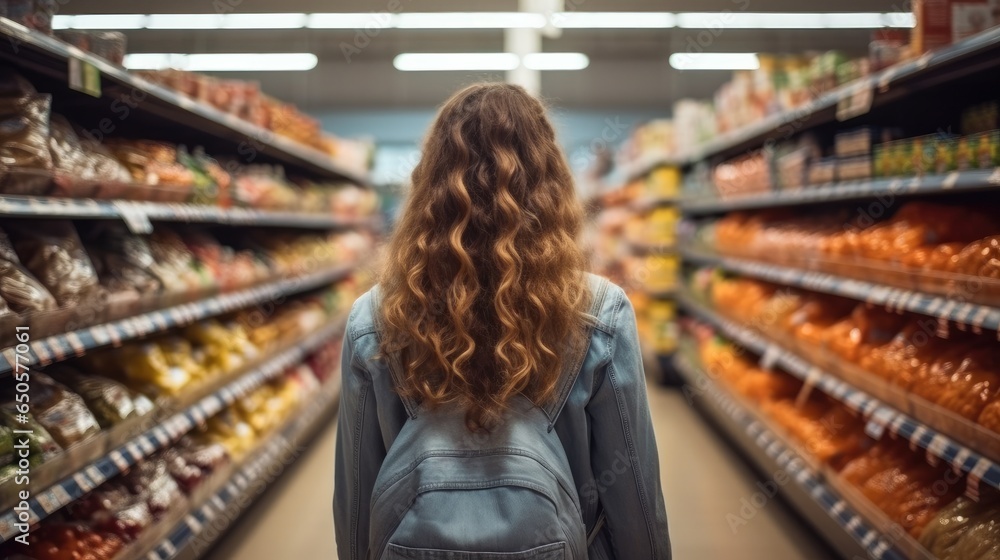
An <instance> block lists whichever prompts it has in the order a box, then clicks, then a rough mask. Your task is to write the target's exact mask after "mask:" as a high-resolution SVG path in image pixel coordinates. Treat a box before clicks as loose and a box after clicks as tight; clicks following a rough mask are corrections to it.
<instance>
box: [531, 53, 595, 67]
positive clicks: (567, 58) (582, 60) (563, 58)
mask: <svg viewBox="0 0 1000 560" xmlns="http://www.w3.org/2000/svg"><path fill="white" fill-rule="evenodd" d="M521 63H522V64H524V67H525V68H528V69H529V70H583V69H584V68H586V67H587V66H588V65H589V64H590V59H589V58H587V55H585V54H583V53H572V52H569V53H529V54H526V55H524V58H523V59H522V60H521Z"/></svg>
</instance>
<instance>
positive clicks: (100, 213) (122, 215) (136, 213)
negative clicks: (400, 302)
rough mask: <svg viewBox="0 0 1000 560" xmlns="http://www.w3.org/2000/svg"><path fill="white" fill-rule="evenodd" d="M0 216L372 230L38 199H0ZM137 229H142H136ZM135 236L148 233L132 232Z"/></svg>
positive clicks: (300, 217)
mask: <svg viewBox="0 0 1000 560" xmlns="http://www.w3.org/2000/svg"><path fill="white" fill-rule="evenodd" d="M0 215H2V216H11V217H32V218H43V217H44V218H71V219H88V220H95V219H96V220H116V219H120V220H125V222H126V224H128V225H129V227H130V228H132V229H133V230H135V229H136V227H137V224H145V223H148V222H150V221H154V222H197V223H213V224H224V225H233V226H278V227H289V228H306V229H326V230H330V229H350V228H362V227H373V226H375V225H376V223H377V222H376V221H375V220H374V219H371V218H339V217H337V216H333V215H330V214H319V213H307V212H279V211H271V210H256V209H252V208H221V207H218V206H208V205H199V204H180V203H160V202H133V201H125V200H113V201H103V200H92V199H73V198H55V197H41V196H14V195H0ZM139 229H145V228H142V227H140V228H139ZM135 233H149V231H148V230H147V231H136V232H135Z"/></svg>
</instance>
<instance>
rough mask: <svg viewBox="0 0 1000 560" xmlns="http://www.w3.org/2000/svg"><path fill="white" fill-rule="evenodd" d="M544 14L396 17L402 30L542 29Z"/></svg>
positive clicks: (510, 13) (408, 15) (453, 14)
mask: <svg viewBox="0 0 1000 560" xmlns="http://www.w3.org/2000/svg"><path fill="white" fill-rule="evenodd" d="M546 21H547V20H546V18H545V16H544V15H543V14H537V13H529V12H423V13H418V12H412V13H401V14H399V15H397V16H396V21H395V26H396V27H398V28H400V29H519V28H532V29H541V28H542V27H545V24H546Z"/></svg>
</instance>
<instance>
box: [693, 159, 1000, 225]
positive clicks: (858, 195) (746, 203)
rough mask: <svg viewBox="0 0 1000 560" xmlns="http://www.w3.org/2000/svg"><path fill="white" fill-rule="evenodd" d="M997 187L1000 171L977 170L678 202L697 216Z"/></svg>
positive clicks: (983, 189) (976, 190)
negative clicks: (721, 198)
mask: <svg viewBox="0 0 1000 560" xmlns="http://www.w3.org/2000/svg"><path fill="white" fill-rule="evenodd" d="M998 186H1000V169H998V170H995V171H985V170H979V169H976V170H970V171H953V172H951V173H948V174H947V175H924V176H916V177H895V178H891V179H872V180H870V181H849V182H843V183H832V184H829V185H821V186H811V187H804V188H801V189H796V190H790V191H779V192H771V193H764V194H756V195H746V196H740V197H733V198H731V199H727V200H719V199H717V198H686V199H684V200H683V201H682V202H681V208H682V209H683V210H684V212H685V213H686V214H690V215H692V216H698V215H704V214H719V213H723V212H731V211H733V210H751V209H757V208H776V207H782V206H799V205H807V204H823V203H826V202H835V201H836V202H840V201H851V200H868V199H873V198H876V197H880V198H882V199H889V200H895V199H896V198H897V197H900V198H902V197H912V196H922V195H939V194H954V193H974V192H984V191H990V190H994V189H996V188H997V187H998Z"/></svg>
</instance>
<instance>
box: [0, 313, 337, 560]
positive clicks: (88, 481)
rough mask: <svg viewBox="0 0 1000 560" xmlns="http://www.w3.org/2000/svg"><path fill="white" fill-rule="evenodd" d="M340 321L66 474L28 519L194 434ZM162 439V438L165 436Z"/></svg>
mask: <svg viewBox="0 0 1000 560" xmlns="http://www.w3.org/2000/svg"><path fill="white" fill-rule="evenodd" d="M345 320H346V317H344V318H342V319H341V320H337V321H333V322H330V323H329V324H327V325H326V326H325V327H323V328H321V329H320V330H318V331H316V332H314V333H313V334H311V335H309V336H308V337H306V338H305V339H304V340H303V341H302V342H300V343H299V344H298V345H296V346H294V347H292V348H290V349H287V350H285V351H283V352H282V353H280V354H278V355H276V356H274V357H273V358H271V359H270V360H268V361H267V362H266V363H265V364H263V365H262V366H261V367H259V368H257V369H255V370H253V371H252V372H249V373H247V375H245V376H244V377H242V378H240V379H238V380H235V381H233V382H231V383H230V384H229V385H227V386H226V387H224V388H222V389H220V390H219V391H216V393H214V394H211V395H208V396H207V397H205V398H203V399H202V400H200V401H198V402H197V403H195V404H194V405H192V406H190V407H189V408H188V409H187V410H185V411H184V412H181V413H178V414H175V415H174V416H172V417H171V418H169V419H167V420H166V421H164V422H162V423H161V424H160V425H158V426H155V427H153V428H152V429H150V430H148V431H146V432H145V433H143V434H141V435H139V436H138V437H136V438H134V439H132V440H130V441H128V442H126V443H125V444H123V445H122V446H120V447H119V448H117V449H113V450H111V451H110V452H109V453H108V454H107V455H105V456H104V457H101V458H99V459H97V460H96V461H94V462H93V463H91V464H90V465H88V466H86V467H84V468H82V469H79V470H78V471H76V472H72V473H67V474H66V477H65V478H64V479H63V480H61V481H60V482H58V483H56V484H54V485H52V486H50V487H49V488H48V489H46V490H44V491H42V492H38V493H37V494H36V495H35V496H34V497H32V499H31V500H30V501H29V507H30V510H31V512H32V514H33V515H34V516H35V517H37V518H38V519H37V520H36V521H38V520H41V519H44V518H45V517H47V516H48V515H50V514H52V513H54V512H55V511H58V510H59V509H61V508H63V507H65V506H66V505H67V504H70V503H72V502H73V501H75V500H78V499H80V498H81V497H82V496H83V495H84V494H85V493H87V492H88V491H90V490H92V489H94V488H96V487H97V486H99V485H101V484H103V483H104V482H105V481H107V480H109V479H111V478H113V477H115V476H118V475H119V474H121V473H122V472H124V471H125V470H127V469H128V468H130V467H131V466H132V465H134V464H136V463H137V462H138V461H140V460H141V459H142V458H144V457H147V456H149V455H150V454H152V453H155V452H156V451H159V450H161V449H164V448H165V447H167V446H168V445H170V444H171V443H173V442H174V441H176V440H177V439H179V438H180V437H181V436H183V435H184V434H185V433H187V432H188V431H190V430H191V429H193V428H194V426H195V419H196V418H200V419H204V418H207V417H210V416H212V415H214V414H217V413H218V412H221V410H222V407H221V406H219V405H220V403H221V402H222V400H223V399H222V398H221V397H220V393H221V392H222V391H226V392H227V394H231V395H233V396H234V397H236V398H239V397H243V396H245V395H247V394H249V392H250V391H252V390H254V389H256V388H257V387H259V386H261V385H263V384H264V383H265V382H267V381H268V380H269V379H272V378H274V377H276V376H278V375H280V374H281V373H282V372H283V371H284V370H285V369H286V368H285V367H279V368H275V367H270V366H272V364H274V363H278V364H282V365H284V364H289V363H299V362H301V361H302V360H304V359H305V358H306V357H307V356H308V355H309V354H310V353H312V352H313V351H314V350H316V349H317V348H319V347H320V346H321V345H323V344H325V343H326V342H327V341H329V340H331V339H333V338H335V337H336V336H337V335H338V334H339V333H340V332H342V331H343V327H344V321H345ZM165 434H167V436H166V437H165ZM16 520H17V514H16V512H14V510H13V509H9V510H6V511H4V512H2V513H0V542H5V541H7V540H9V539H12V538H13V537H15V536H16V535H17V534H19V533H18V531H17V530H16V529H15V528H14V525H15V523H16Z"/></svg>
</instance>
